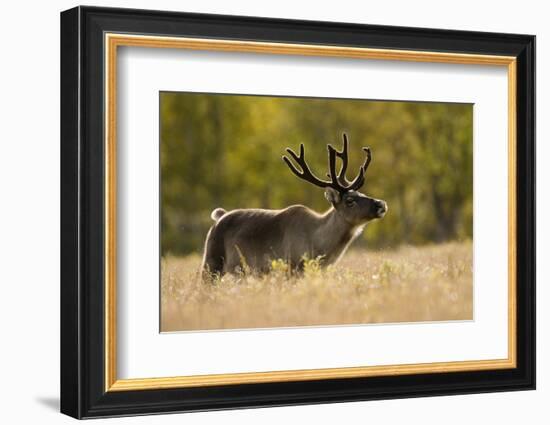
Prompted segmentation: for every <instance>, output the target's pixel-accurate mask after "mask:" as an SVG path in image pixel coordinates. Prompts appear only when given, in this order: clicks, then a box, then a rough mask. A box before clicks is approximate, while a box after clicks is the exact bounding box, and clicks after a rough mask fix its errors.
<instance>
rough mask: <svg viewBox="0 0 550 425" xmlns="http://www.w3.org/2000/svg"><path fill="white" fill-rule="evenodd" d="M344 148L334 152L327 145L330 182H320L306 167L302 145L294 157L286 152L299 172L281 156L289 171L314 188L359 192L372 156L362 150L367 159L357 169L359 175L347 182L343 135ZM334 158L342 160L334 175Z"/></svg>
mask: <svg viewBox="0 0 550 425" xmlns="http://www.w3.org/2000/svg"><path fill="white" fill-rule="evenodd" d="M343 138H344V146H343V147H342V151H338V150H336V149H335V148H334V147H333V146H332V145H330V144H329V145H327V149H328V166H329V173H327V177H329V178H330V181H325V180H321V179H320V178H318V177H317V176H315V175H314V174H313V173H312V172H311V170H310V168H309V166H308V165H307V162H306V160H305V152H304V144H303V143H302V144H300V154H299V155H296V153H295V152H294V151H293V150H292V149H290V148H287V149H286V151H287V152H288V154H289V155H290V156H291V157H292V158H293V159H294V161H296V163H297V164H298V165H299V166H300V168H301V171H299V170H298V169H297V168H296V167H295V166H294V164H293V163H292V162H291V161H290V159H288V158H287V157H286V156H284V155H283V160H284V161H285V162H286V165H288V167H289V168H290V170H291V171H292V172H293V173H294V174H295V175H296V176H298V177H299V178H301V179H302V180H305V181H308V182H310V183H312V184H314V185H316V186H319V187H332V188H333V189H335V190H337V191H339V192H348V191H351V190H359V189H360V188H361V187H362V186H363V184H365V172H366V171H367V168H368V166H369V164H370V162H371V159H372V155H371V150H370V148H368V147H364V148H363V150H364V151H365V152H366V154H367V157H366V159H365V162H364V163H363V165H362V166H361V167H360V168H359V174H358V175H357V177H355V179H354V180H353V182H351V183H350V182H348V181H347V179H346V170H347V168H348V137H347V135H346V134H345V133H344V134H343ZM336 157H338V158H340V159H341V160H342V167H341V168H340V172H339V173H338V174H336Z"/></svg>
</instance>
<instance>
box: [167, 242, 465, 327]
mask: <svg viewBox="0 0 550 425" xmlns="http://www.w3.org/2000/svg"><path fill="white" fill-rule="evenodd" d="M200 261H201V259H200V256H199V255H191V256H187V257H168V258H165V259H163V261H162V265H161V267H162V271H161V276H162V277H161V278H162V281H161V304H162V305H161V309H162V310H161V320H162V322H161V329H162V331H181V330H200V329H203V330H206V329H239V328H268V327H287V326H314V325H342V324H361V323H391V322H417V321H441V320H468V319H472V310H473V302H472V295H473V294H472V291H473V287H472V244H471V242H461V243H458V242H456V243H447V244H442V245H431V246H425V247H409V246H403V247H401V248H399V249H396V250H391V251H365V250H351V251H349V252H348V253H347V254H346V255H345V256H344V257H343V258H342V260H341V261H340V262H339V263H338V264H337V265H335V266H331V267H329V268H328V269H321V268H320V267H319V263H318V262H317V261H315V260H309V261H308V262H307V263H306V267H305V270H304V273H303V275H302V276H294V275H292V274H291V273H290V271H289V269H288V267H287V265H286V264H285V263H284V262H283V261H281V260H274V261H273V262H272V271H271V273H269V274H267V275H263V276H252V275H250V274H244V273H243V274H240V275H225V276H224V277H223V278H221V279H219V280H217V281H216V282H215V283H214V284H204V283H202V282H201V281H200V279H199V278H198V276H199V274H198V271H199V267H200Z"/></svg>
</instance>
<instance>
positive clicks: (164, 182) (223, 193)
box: [160, 92, 473, 332]
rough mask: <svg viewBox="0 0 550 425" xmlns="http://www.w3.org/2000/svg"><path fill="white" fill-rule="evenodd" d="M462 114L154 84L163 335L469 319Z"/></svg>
mask: <svg viewBox="0 0 550 425" xmlns="http://www.w3.org/2000/svg"><path fill="white" fill-rule="evenodd" d="M472 120H473V105H472V104H457V103H435V102H411V101H383V100H358V99H332V98H306V97H273V96H255V95H233V94H213V93H212V94H210V93H188V92H161V93H160V140H161V147H160V170H161V171H160V172H161V176H160V181H161V188H160V189H161V205H160V213H161V214H160V215H161V241H160V244H161V259H160V261H161V283H160V291H161V331H162V332H175V331H190V330H221V329H249V328H277V327H295V326H299V327H303V326H331V325H350V324H354V325H359V324H369V323H396V322H425V321H430V322H431V321H451V320H471V319H473V276H472V267H473V264H472V236H473V235H472V233H473V223H472V221H473V153H472V152H473V140H472V139H473V123H472Z"/></svg>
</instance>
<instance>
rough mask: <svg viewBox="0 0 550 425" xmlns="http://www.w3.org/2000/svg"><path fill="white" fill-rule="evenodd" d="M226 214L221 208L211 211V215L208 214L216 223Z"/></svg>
mask: <svg viewBox="0 0 550 425" xmlns="http://www.w3.org/2000/svg"><path fill="white" fill-rule="evenodd" d="M226 213H227V211H226V210H224V209H223V208H216V209H215V210H214V211H212V214H210V218H212V220H214V221H218V220H219V219H220V218H222V217H223V216H224V215H225V214H226Z"/></svg>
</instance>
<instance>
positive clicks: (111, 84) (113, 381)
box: [104, 33, 517, 391]
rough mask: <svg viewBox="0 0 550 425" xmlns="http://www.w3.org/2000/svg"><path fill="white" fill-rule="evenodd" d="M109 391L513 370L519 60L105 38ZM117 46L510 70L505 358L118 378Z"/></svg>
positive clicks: (137, 37)
mask: <svg viewBox="0 0 550 425" xmlns="http://www.w3.org/2000/svg"><path fill="white" fill-rule="evenodd" d="M104 42H105V81H106V83H105V141H104V143H105V377H104V378H105V391H129V390H148V389H160V388H178V387H199V386H213V385H234V384H252V383H266V382H285V381H307V380H319V379H335V378H353V377H374V376H385V375H409V374H415V373H441V372H459V371H481V370H494V369H509V368H515V367H516V326H517V323H516V284H517V282H516V252H517V247H516V236H517V235H516V199H517V198H516V84H517V81H516V58H515V57H513V56H492V55H476V54H460V53H442V52H424V51H410V50H391V49H370V48H357V47H337V46H325V45H307V44H285V43H266V42H255V41H235V40H214V39H197V38H178V37H159V36H145V35H127V34H115V33H106V34H105V40H104ZM120 46H133V47H150V48H171V49H191V50H209V51H229V52H241V53H242V52H248V53H264V54H282V55H303V56H328V57H342V58H356V59H377V60H398V61H406V62H435V63H452V64H469V65H494V66H504V67H507V71H508V357H507V358H506V359H495V360H470V361H454V362H436V363H418V364H399V365H383V366H362V367H342V368H327V369H304V370H285V371H270V372H252V373H229V374H215V375H192V376H175V377H164V378H154V377H152V378H139V379H118V378H117V373H116V362H117V357H116V355H117V352H116V346H117V342H116V341H117V339H116V335H117V334H116V329H117V327H116V326H117V325H116V264H117V257H116V208H117V206H116V186H117V182H116V162H117V159H116V135H117V133H116V123H117V119H116V116H117V115H116V114H117V111H116V106H117V103H116V101H117V48H118V47H120Z"/></svg>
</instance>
